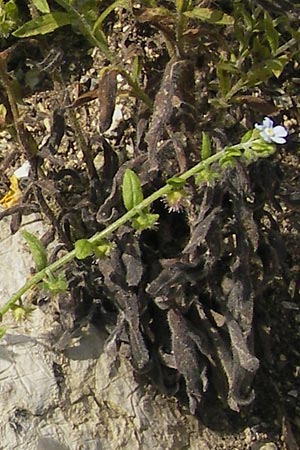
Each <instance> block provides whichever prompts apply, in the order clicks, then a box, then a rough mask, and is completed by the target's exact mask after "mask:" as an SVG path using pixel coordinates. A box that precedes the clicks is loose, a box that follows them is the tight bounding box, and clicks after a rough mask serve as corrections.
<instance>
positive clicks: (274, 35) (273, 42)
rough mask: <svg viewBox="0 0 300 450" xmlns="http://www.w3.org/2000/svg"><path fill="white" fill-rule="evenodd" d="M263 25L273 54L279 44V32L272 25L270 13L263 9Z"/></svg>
mask: <svg viewBox="0 0 300 450" xmlns="http://www.w3.org/2000/svg"><path fill="white" fill-rule="evenodd" d="M264 27H265V32H266V36H267V39H268V42H269V45H270V49H271V51H272V53H273V54H274V53H275V52H276V50H277V49H278V45H279V34H278V32H277V30H276V29H275V27H274V25H273V20H272V19H271V17H270V15H269V14H268V13H267V12H266V11H265V17H264Z"/></svg>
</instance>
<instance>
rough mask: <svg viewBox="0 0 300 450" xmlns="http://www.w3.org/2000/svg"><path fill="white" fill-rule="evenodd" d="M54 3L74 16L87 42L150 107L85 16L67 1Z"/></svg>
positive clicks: (138, 88) (142, 93)
mask: <svg viewBox="0 0 300 450" xmlns="http://www.w3.org/2000/svg"><path fill="white" fill-rule="evenodd" d="M55 1H56V3H58V4H59V5H60V6H62V7H63V8H64V9H65V10H66V11H68V12H69V13H70V14H72V15H73V16H75V17H76V21H77V23H78V26H79V28H80V31H81V32H82V34H83V35H84V36H86V37H87V39H88V40H89V42H90V43H91V44H92V45H94V46H95V47H98V48H99V49H100V50H101V52H102V53H103V54H104V55H105V56H106V58H107V59H108V61H109V62H110V63H111V64H112V65H113V66H116V67H117V69H118V71H119V73H120V74H121V75H122V76H123V77H124V78H125V79H126V81H127V83H128V84H129V85H130V87H131V88H132V90H133V92H134V95H135V96H136V97H137V98H138V99H140V100H142V101H143V102H144V103H145V104H146V105H147V106H148V108H149V109H152V102H151V100H150V98H149V97H148V96H147V94H146V93H145V92H144V91H143V90H142V89H141V88H140V87H139V85H138V84H137V83H136V82H135V81H134V80H133V79H132V77H131V76H130V74H129V73H128V72H126V70H124V69H120V68H119V67H118V65H117V64H115V58H114V56H113V55H112V53H111V52H110V51H109V49H108V47H107V43H106V42H105V40H101V39H98V38H97V37H96V36H95V34H94V33H93V31H92V29H91V27H90V25H89V24H88V22H87V21H86V20H85V18H84V17H83V16H82V15H81V14H80V13H79V12H78V11H77V10H76V9H75V8H74V7H73V6H72V5H71V4H69V3H68V2H66V1H65V0H55Z"/></svg>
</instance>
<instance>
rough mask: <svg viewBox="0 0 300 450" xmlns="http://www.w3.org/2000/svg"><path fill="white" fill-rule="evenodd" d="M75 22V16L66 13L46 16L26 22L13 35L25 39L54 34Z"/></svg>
mask: <svg viewBox="0 0 300 450" xmlns="http://www.w3.org/2000/svg"><path fill="white" fill-rule="evenodd" d="M74 20H75V19H74V16H72V15H71V14H68V13H64V12H57V13H51V14H45V15H43V16H40V17H37V18H36V19H33V20H30V21H29V22H26V23H25V24H24V25H22V26H21V27H20V28H18V29H17V30H16V31H14V33H12V34H13V35H14V36H16V37H20V38H24V37H29V36H37V35H39V34H42V35H43V34H47V33H52V31H54V30H56V29H57V28H59V27H63V26H65V25H70V24H71V23H74Z"/></svg>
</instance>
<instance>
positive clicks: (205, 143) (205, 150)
mask: <svg viewBox="0 0 300 450" xmlns="http://www.w3.org/2000/svg"><path fill="white" fill-rule="evenodd" d="M210 155H211V142H210V138H209V136H208V134H207V133H205V131H202V144H201V161H204V160H205V159H207V158H209V157H210Z"/></svg>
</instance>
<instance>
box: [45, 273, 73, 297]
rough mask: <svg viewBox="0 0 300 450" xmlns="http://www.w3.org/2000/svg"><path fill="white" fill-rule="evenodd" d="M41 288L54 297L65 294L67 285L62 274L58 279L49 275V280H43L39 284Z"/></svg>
mask: <svg viewBox="0 0 300 450" xmlns="http://www.w3.org/2000/svg"><path fill="white" fill-rule="evenodd" d="M41 288H42V289H45V290H46V291H49V292H50V293H51V294H52V295H56V294H59V293H60V292H66V290H67V289H68V283H67V280H66V279H65V275H64V273H61V274H59V276H58V277H53V276H52V275H51V276H50V277H49V278H46V279H44V281H43V282H42V283H41Z"/></svg>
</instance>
